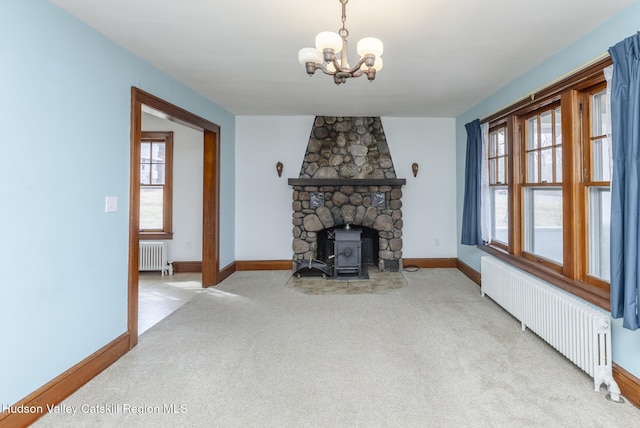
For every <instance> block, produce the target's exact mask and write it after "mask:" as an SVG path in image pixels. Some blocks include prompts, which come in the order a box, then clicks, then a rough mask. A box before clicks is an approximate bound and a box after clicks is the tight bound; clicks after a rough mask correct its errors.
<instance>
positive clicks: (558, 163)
mask: <svg viewBox="0 0 640 428" xmlns="http://www.w3.org/2000/svg"><path fill="white" fill-rule="evenodd" d="M555 182H556V183H562V147H556V181H555Z"/></svg>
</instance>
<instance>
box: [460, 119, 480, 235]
mask: <svg viewBox="0 0 640 428" xmlns="http://www.w3.org/2000/svg"><path fill="white" fill-rule="evenodd" d="M464 127H465V128H466V129H467V164H466V168H465V173H464V205H463V207H462V239H461V243H462V244H464V245H481V244H482V227H481V219H480V217H481V210H480V200H481V197H482V195H481V193H482V191H481V184H482V183H481V179H480V175H481V172H482V130H481V128H480V119H476V120H474V121H473V122H469V123H467V124H466V125H465V126H464Z"/></svg>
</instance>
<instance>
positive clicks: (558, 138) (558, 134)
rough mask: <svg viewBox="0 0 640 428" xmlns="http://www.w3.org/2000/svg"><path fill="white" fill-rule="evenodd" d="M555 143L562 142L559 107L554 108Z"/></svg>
mask: <svg viewBox="0 0 640 428" xmlns="http://www.w3.org/2000/svg"><path fill="white" fill-rule="evenodd" d="M555 122H556V144H562V111H561V110H560V107H558V108H557V109H556V117H555Z"/></svg>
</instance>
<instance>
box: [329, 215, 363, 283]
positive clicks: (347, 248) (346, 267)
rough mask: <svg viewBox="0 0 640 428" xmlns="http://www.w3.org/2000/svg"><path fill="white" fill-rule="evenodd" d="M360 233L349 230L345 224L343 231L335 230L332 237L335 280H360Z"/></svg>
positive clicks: (359, 231) (357, 230) (356, 230)
mask: <svg viewBox="0 0 640 428" xmlns="http://www.w3.org/2000/svg"><path fill="white" fill-rule="evenodd" d="M361 235H362V231H361V230H360V229H351V228H350V227H349V225H348V224H347V227H346V228H344V229H336V230H335V237H334V252H333V254H334V256H335V258H334V264H333V276H334V277H335V278H340V277H345V276H351V277H352V276H355V277H357V278H362V238H361Z"/></svg>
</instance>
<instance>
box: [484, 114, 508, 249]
mask: <svg viewBox="0 0 640 428" xmlns="http://www.w3.org/2000/svg"><path fill="white" fill-rule="evenodd" d="M506 132H507V127H506V125H502V126H500V127H498V128H494V129H491V130H489V152H488V154H489V162H488V165H489V192H490V195H491V202H490V203H491V237H492V239H493V242H494V243H495V244H497V245H500V246H501V247H503V248H505V249H506V246H507V245H508V244H509V216H508V214H509V188H508V187H507V184H508V178H507V177H508V170H509V164H508V162H507V161H508V157H507V140H506Z"/></svg>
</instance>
